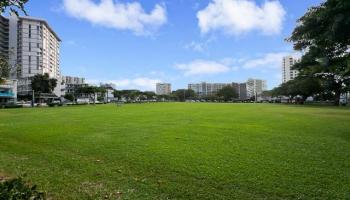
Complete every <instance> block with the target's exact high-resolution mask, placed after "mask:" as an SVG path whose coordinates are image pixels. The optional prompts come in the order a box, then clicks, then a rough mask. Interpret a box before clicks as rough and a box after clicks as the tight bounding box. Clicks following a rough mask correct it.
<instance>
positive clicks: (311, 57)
mask: <svg viewBox="0 0 350 200" xmlns="http://www.w3.org/2000/svg"><path fill="white" fill-rule="evenodd" d="M349 27H350V1H349V0H327V1H325V2H323V3H321V4H320V5H319V6H315V7H311V8H309V10H308V11H307V12H306V14H305V15H304V16H303V17H301V18H300V19H299V20H298V25H297V26H296V28H295V29H294V31H293V33H292V35H291V37H289V38H288V39H287V41H289V42H292V43H293V47H294V49H295V50H297V51H301V52H302V53H303V55H302V57H301V60H300V62H297V63H296V64H295V65H294V66H293V69H295V70H298V71H299V77H298V78H296V79H295V80H292V81H289V82H287V83H284V84H282V85H280V86H279V87H277V88H275V89H273V90H272V91H271V94H272V95H275V96H278V95H284V96H288V97H290V98H294V97H297V96H298V97H300V99H301V101H302V102H304V101H305V100H306V98H307V97H308V96H314V97H315V98H319V99H320V100H332V101H334V104H335V105H339V104H340V99H341V95H343V94H346V93H349V92H350V48H349V47H350V28H349Z"/></svg>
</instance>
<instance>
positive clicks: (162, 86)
mask: <svg viewBox="0 0 350 200" xmlns="http://www.w3.org/2000/svg"><path fill="white" fill-rule="evenodd" d="M156 94H157V95H169V94H171V84H170V83H157V84H156Z"/></svg>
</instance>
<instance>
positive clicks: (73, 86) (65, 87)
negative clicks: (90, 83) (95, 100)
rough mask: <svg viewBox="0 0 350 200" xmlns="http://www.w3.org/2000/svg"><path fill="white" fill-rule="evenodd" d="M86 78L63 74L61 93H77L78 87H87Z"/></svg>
mask: <svg viewBox="0 0 350 200" xmlns="http://www.w3.org/2000/svg"><path fill="white" fill-rule="evenodd" d="M85 86H87V84H86V83H85V78H81V77H73V76H62V78H61V93H62V95H65V94H75V93H76V90H77V88H79V87H85Z"/></svg>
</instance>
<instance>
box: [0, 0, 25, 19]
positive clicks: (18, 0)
mask: <svg viewBox="0 0 350 200" xmlns="http://www.w3.org/2000/svg"><path fill="white" fill-rule="evenodd" d="M28 1H29V0H0V11H1V13H4V12H5V11H6V9H8V8H9V9H10V11H11V12H14V13H16V14H17V15H18V11H19V10H20V11H22V12H23V13H24V14H27V12H26V11H25V9H24V4H26V3H27V2H28Z"/></svg>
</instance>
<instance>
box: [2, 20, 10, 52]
mask: <svg viewBox="0 0 350 200" xmlns="http://www.w3.org/2000/svg"><path fill="white" fill-rule="evenodd" d="M0 55H1V56H5V57H8V55H9V20H8V19H7V18H5V17H3V16H1V15H0Z"/></svg>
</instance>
